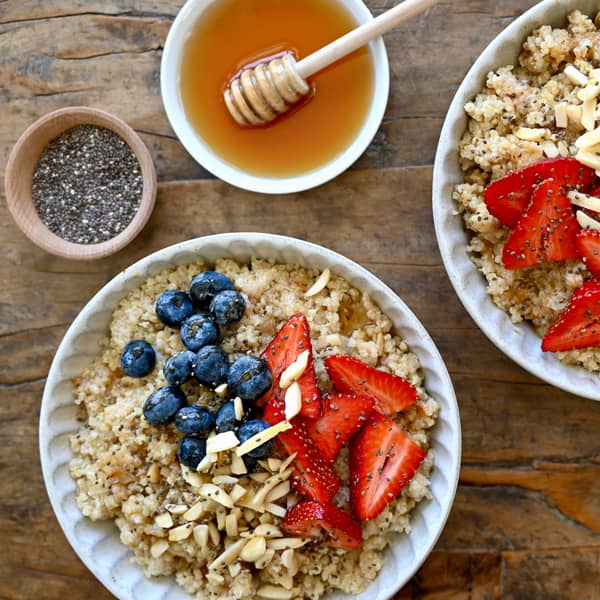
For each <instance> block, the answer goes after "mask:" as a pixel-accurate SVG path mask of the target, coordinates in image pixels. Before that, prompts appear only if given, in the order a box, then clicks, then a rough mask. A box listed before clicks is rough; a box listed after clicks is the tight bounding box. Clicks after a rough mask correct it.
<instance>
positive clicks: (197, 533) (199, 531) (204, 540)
mask: <svg viewBox="0 0 600 600" xmlns="http://www.w3.org/2000/svg"><path fill="white" fill-rule="evenodd" d="M192 533H193V536H194V540H195V541H196V544H198V546H200V548H206V546H208V525H206V523H202V524H200V525H196V527H194V529H193V530H192Z"/></svg>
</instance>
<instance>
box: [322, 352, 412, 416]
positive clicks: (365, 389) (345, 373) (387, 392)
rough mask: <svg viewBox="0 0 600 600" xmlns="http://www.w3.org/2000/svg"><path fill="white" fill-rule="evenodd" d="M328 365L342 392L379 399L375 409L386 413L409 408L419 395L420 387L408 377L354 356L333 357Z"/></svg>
mask: <svg viewBox="0 0 600 600" xmlns="http://www.w3.org/2000/svg"><path fill="white" fill-rule="evenodd" d="M325 367H326V368H327V372H328V373H329V377H330V378H331V381H332V382H333V385H334V387H335V389H336V390H337V391H338V392H342V393H344V394H358V395H363V394H366V395H367V396H370V397H371V398H373V399H374V400H375V408H376V409H377V410H378V411H380V412H382V413H384V414H386V415H393V414H394V413H397V412H398V411H400V410H403V409H405V408H406V407H407V406H410V405H411V404H414V403H415V402H416V401H417V399H418V398H419V393H418V392H417V390H416V388H415V387H414V386H413V385H412V384H410V383H409V382H408V381H406V379H402V377H398V375H392V374H391V373H387V372H386V371H380V370H379V369H374V368H373V367H370V366H369V365H367V364H365V363H364V362H362V361H360V360H358V359H357V358H354V357H353V356H347V355H339V354H337V355H334V356H329V357H328V358H326V359H325Z"/></svg>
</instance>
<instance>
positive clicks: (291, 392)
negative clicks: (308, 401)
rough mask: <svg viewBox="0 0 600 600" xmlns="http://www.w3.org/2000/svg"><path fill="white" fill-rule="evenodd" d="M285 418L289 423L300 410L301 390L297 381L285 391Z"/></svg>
mask: <svg viewBox="0 0 600 600" xmlns="http://www.w3.org/2000/svg"><path fill="white" fill-rule="evenodd" d="M284 401H285V418H286V420H287V421H291V420H292V419H293V418H294V417H295V416H296V415H297V414H299V413H300V411H301V410H302V390H301V389H300V385H299V384H298V382H297V381H294V383H292V385H290V387H288V389H287V390H286V391H285V400H284Z"/></svg>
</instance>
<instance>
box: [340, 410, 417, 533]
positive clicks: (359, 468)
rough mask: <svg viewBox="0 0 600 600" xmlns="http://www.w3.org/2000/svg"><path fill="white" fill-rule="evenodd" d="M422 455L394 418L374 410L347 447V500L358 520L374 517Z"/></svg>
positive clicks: (413, 468)
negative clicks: (348, 474) (348, 454)
mask: <svg viewBox="0 0 600 600" xmlns="http://www.w3.org/2000/svg"><path fill="white" fill-rule="evenodd" d="M424 458H425V452H424V451H423V449H422V448H421V447H420V446H419V445H418V444H415V442H413V441H412V440H411V439H410V438H409V437H408V435H406V433H404V431H402V429H400V427H399V426H398V425H396V423H394V421H392V420H391V419H390V418H389V417H386V416H385V415H381V414H379V413H375V414H374V415H373V416H372V417H371V418H370V420H369V421H368V423H367V424H366V425H365V426H364V427H363V428H362V429H361V430H360V431H359V432H358V433H357V434H356V436H355V437H354V438H353V440H352V444H351V448H350V503H351V505H352V510H353V512H354V514H355V515H356V517H357V518H359V519H360V520H361V521H366V520H368V519H374V518H375V517H376V516H377V515H378V514H380V513H381V511H382V510H383V509H384V508H385V507H386V506H387V505H388V504H389V503H390V502H391V501H392V500H393V499H394V498H396V496H397V495H398V494H399V493H400V491H401V490H402V488H404V486H405V485H406V484H408V482H409V481H410V480H411V479H412V478H413V475H414V474H415V472H416V471H417V469H418V468H419V465H420V464H421V462H422V461H423V459H424Z"/></svg>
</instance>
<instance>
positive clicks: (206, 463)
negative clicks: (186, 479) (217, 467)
mask: <svg viewBox="0 0 600 600" xmlns="http://www.w3.org/2000/svg"><path fill="white" fill-rule="evenodd" d="M218 458H219V457H218V456H217V455H216V454H214V453H213V452H211V453H207V454H206V456H205V457H204V458H203V459H202V460H201V461H200V463H199V464H198V467H197V469H196V470H197V471H198V472H200V473H208V471H210V469H211V468H212V466H213V464H214V463H216V462H217V460H218Z"/></svg>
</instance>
